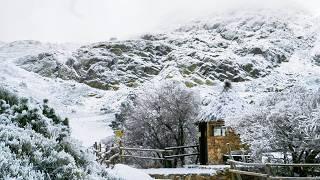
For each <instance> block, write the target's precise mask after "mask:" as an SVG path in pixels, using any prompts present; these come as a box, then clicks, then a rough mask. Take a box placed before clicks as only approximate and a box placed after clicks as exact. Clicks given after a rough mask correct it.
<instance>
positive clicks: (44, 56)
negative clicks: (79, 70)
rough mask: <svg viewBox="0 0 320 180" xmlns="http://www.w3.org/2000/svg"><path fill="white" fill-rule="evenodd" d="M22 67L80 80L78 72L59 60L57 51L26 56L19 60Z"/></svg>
mask: <svg viewBox="0 0 320 180" xmlns="http://www.w3.org/2000/svg"><path fill="white" fill-rule="evenodd" d="M17 64H18V65H19V66H21V67H22V68H24V69H26V70H28V71H32V72H36V73H38V74H40V75H42V76H45V77H53V78H61V79H65V80H69V79H74V80H78V79H79V77H78V75H77V74H76V72H75V71H74V70H73V69H72V68H69V67H68V65H67V64H64V63H61V62H59V61H58V60H57V57H56V54H55V53H49V52H44V53H40V54H38V55H36V56H26V57H23V58H21V59H19V60H18V61H17Z"/></svg>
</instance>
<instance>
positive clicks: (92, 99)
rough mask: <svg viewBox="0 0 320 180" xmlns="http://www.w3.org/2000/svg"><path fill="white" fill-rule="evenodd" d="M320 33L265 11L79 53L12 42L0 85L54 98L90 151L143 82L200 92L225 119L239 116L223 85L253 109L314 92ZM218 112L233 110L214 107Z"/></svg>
mask: <svg viewBox="0 0 320 180" xmlns="http://www.w3.org/2000/svg"><path fill="white" fill-rule="evenodd" d="M318 24H319V20H318V19H317V18H315V17H313V16H311V15H308V14H306V13H303V12H296V11H294V12H273V11H266V10H264V11H259V12H245V13H244V12H234V13H226V14H220V15H216V16H214V17H211V18H207V19H202V20H199V21H196V22H192V23H190V24H188V25H185V26H182V27H179V28H177V29H175V30H173V31H171V32H166V33H162V34H147V35H143V36H141V37H140V38H137V39H134V40H127V41H109V42H99V43H94V44H89V45H83V46H81V47H79V46H77V45H56V44H44V43H40V42H35V41H19V42H13V43H9V44H5V45H2V46H0V79H1V81H0V85H2V86H6V87H8V88H10V89H12V90H15V91H17V92H18V93H19V94H21V95H24V96H28V97H32V98H34V99H35V100H38V101H39V100H41V99H44V98H47V99H49V102H50V103H51V105H52V106H54V107H55V108H56V109H58V110H59V112H60V113H63V115H65V116H68V117H70V118H71V127H72V130H73V136H74V137H77V138H79V139H80V140H82V141H84V143H85V144H86V145H91V144H92V143H93V142H94V141H96V140H99V139H102V138H104V137H106V136H110V135H111V134H112V131H111V129H110V128H109V127H108V124H109V122H110V121H111V120H112V119H113V118H114V116H113V113H115V112H117V110H118V107H119V105H120V103H121V101H123V100H124V99H126V96H127V95H128V94H130V93H134V91H135V90H136V89H137V88H139V87H141V86H144V83H145V82H149V81H151V82H154V83H157V81H161V80H164V79H176V80H178V81H181V82H183V83H185V84H186V86H187V87H190V88H193V89H194V90H195V91H197V92H199V93H200V97H201V98H202V103H203V105H204V108H203V109H204V110H203V114H204V116H205V115H210V114H217V113H218V112H216V110H217V109H218V111H219V113H221V115H222V116H227V115H229V114H230V113H231V112H234V111H233V110H232V106H228V104H230V103H231V102H226V101H225V100H223V101H222V102H219V99H217V97H219V96H220V95H221V92H222V89H223V83H222V82H223V81H224V80H230V81H232V86H233V91H232V92H233V93H234V96H237V97H239V99H241V102H245V103H248V104H250V103H251V104H254V102H255V101H257V100H259V99H261V98H264V97H266V96H268V94H269V93H272V92H277V91H282V90H284V89H286V88H290V87H291V86H293V85H297V84H299V85H302V86H306V87H310V88H318V87H319V83H320V78H319V77H320V76H319V75H320V51H319V47H320V39H319V32H320V31H319V26H318ZM239 102H240V101H237V102H235V103H239ZM219 103H221V106H222V107H227V108H225V110H223V109H219V108H216V105H217V104H219ZM233 105H234V103H233ZM239 105H241V103H239ZM213 106H214V107H213ZM101 109H103V111H101ZM234 113H237V111H235V112H234Z"/></svg>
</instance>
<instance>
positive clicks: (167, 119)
mask: <svg viewBox="0 0 320 180" xmlns="http://www.w3.org/2000/svg"><path fill="white" fill-rule="evenodd" d="M198 108H199V101H198V97H197V96H196V95H195V93H194V92H193V91H192V90H190V89H188V88H186V87H185V85H183V84H181V83H178V82H176V81H164V82H161V83H159V84H151V85H149V86H146V87H144V88H143V89H142V91H141V92H140V93H139V94H137V96H136V97H135V99H134V103H132V105H131V106H128V109H127V110H126V113H125V114H124V118H125V143H126V144H127V145H130V146H143V147H149V148H158V149H163V148H165V147H168V146H183V145H187V144H189V143H194V141H195V140H196V126H195V125H194V124H193V122H194V119H195V118H196V116H197V113H198ZM177 153H184V152H183V150H181V152H177ZM181 161H182V164H183V163H184V159H183V158H181Z"/></svg>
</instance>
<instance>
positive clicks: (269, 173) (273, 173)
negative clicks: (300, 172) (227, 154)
mask: <svg viewBox="0 0 320 180" xmlns="http://www.w3.org/2000/svg"><path fill="white" fill-rule="evenodd" d="M228 162H229V163H230V169H229V172H231V173H232V179H236V180H242V178H241V175H246V176H252V177H259V178H260V179H267V180H271V179H278V180H280V179H281V180H282V179H283V180H285V179H290V180H314V179H318V180H319V179H320V176H317V177H310V176H309V177H294V176H291V177H288V176H287V177H282V176H279V175H277V171H278V167H287V168H288V170H291V171H292V172H293V169H294V168H301V169H303V168H311V169H312V173H311V175H312V174H314V172H315V168H319V167H320V164H279V163H265V164H263V163H245V162H239V161H235V160H232V159H229V160H228ZM239 166H240V167H239ZM248 167H254V168H256V169H260V170H261V171H262V172H252V171H246V170H244V169H245V168H248ZM248 169H249V168H248ZM317 173H320V172H319V171H318V172H317Z"/></svg>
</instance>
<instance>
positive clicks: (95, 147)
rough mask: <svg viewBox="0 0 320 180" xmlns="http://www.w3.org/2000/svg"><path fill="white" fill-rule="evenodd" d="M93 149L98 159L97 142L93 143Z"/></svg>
mask: <svg viewBox="0 0 320 180" xmlns="http://www.w3.org/2000/svg"><path fill="white" fill-rule="evenodd" d="M93 148H94V150H95V154H96V157H97V158H98V143H97V142H94V144H93Z"/></svg>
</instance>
